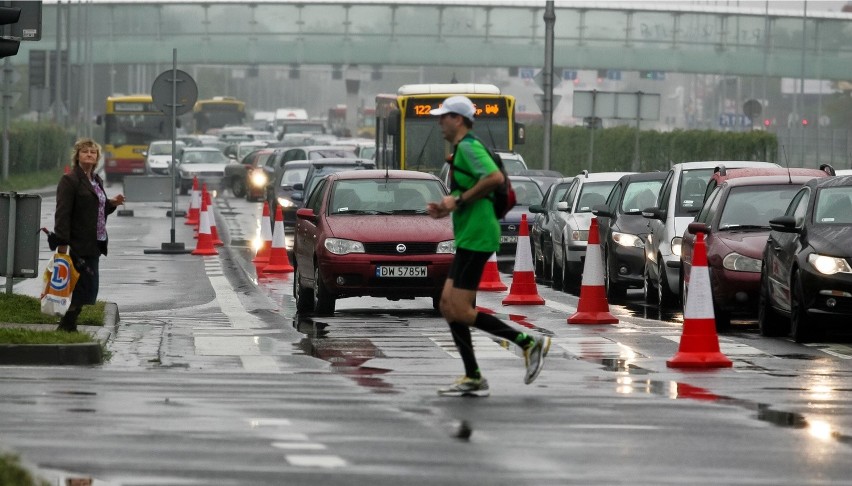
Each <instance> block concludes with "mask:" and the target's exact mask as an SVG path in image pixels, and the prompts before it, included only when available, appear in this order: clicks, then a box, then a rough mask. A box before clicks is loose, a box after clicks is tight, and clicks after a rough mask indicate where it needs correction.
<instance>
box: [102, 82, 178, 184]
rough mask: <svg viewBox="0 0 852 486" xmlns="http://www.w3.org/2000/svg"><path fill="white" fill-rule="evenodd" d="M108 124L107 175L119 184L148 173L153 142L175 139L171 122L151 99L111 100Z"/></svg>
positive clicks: (107, 114) (107, 113)
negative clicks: (147, 161)
mask: <svg viewBox="0 0 852 486" xmlns="http://www.w3.org/2000/svg"><path fill="white" fill-rule="evenodd" d="M102 121H103V122H104V174H105V176H106V179H107V181H116V180H121V179H122V178H124V176H125V175H128V174H144V173H145V155H144V152H145V151H146V150H148V144H149V143H151V141H153V140H167V139H171V136H172V135H171V120H170V119H169V118H168V117H167V116H166V115H165V113H163V112H162V111H160V110H159V109H158V108H157V107H156V106H155V105H154V102H153V101H152V100H151V96H150V95H130V96H109V97H107V99H106V113H105V114H104V117H103V119H101V117H98V124H101V122H102Z"/></svg>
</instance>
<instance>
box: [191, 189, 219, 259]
mask: <svg viewBox="0 0 852 486" xmlns="http://www.w3.org/2000/svg"><path fill="white" fill-rule="evenodd" d="M198 219H199V220H200V221H201V229H200V230H199V231H198V242H197V243H196V245H195V249H194V250H192V254H193V255H216V254H218V252H217V251H216V248H214V247H213V238H211V236H210V213H208V212H207V201H205V200H203V199H202V200H201V216H200V217H199V218H198Z"/></svg>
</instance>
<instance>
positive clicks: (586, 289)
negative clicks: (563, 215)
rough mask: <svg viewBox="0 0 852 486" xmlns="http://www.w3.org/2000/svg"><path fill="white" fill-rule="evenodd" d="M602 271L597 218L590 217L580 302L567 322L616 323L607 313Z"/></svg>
mask: <svg viewBox="0 0 852 486" xmlns="http://www.w3.org/2000/svg"><path fill="white" fill-rule="evenodd" d="M603 272H604V268H603V258H602V257H601V237H600V235H599V234H598V218H592V224H591V226H589V241H588V243H587V244H586V262H585V263H584V264H583V282H582V284H581V286H580V302H578V303H577V312H575V313H574V314H573V315H572V316H571V317H569V318H568V324H618V319H616V317H615V316H613V315H612V314H610V313H609V302H607V300H606V287H604V273H603Z"/></svg>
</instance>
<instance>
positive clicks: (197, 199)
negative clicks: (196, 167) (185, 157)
mask: <svg viewBox="0 0 852 486" xmlns="http://www.w3.org/2000/svg"><path fill="white" fill-rule="evenodd" d="M200 210H201V194H200V193H199V192H198V177H193V178H192V193H191V194H190V196H189V211H187V212H186V221H184V224H192V225H196V224H198V220H199V219H200V216H201V215H200V214H199V211H200Z"/></svg>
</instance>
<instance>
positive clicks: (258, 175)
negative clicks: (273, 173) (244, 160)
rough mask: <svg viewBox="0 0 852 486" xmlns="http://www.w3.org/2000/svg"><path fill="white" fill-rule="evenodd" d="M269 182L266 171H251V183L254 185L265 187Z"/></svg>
mask: <svg viewBox="0 0 852 486" xmlns="http://www.w3.org/2000/svg"><path fill="white" fill-rule="evenodd" d="M267 182H269V177H268V176H267V175H266V172H264V171H262V170H256V171H253V172H252V173H251V183H252V185H253V186H254V187H263V186H265V185H266V183H267Z"/></svg>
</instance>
